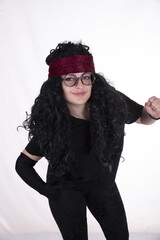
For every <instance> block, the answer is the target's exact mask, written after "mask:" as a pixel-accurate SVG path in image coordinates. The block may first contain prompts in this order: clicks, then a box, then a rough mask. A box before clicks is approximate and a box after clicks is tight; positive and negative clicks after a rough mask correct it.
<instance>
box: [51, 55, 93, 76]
mask: <svg viewBox="0 0 160 240" xmlns="http://www.w3.org/2000/svg"><path fill="white" fill-rule="evenodd" d="M78 72H92V73H94V72H95V68H94V63H93V57H92V55H75V56H71V57H64V58H60V59H56V60H53V61H51V63H50V65H49V74H48V77H49V78H52V77H59V76H62V75H65V74H68V73H78Z"/></svg>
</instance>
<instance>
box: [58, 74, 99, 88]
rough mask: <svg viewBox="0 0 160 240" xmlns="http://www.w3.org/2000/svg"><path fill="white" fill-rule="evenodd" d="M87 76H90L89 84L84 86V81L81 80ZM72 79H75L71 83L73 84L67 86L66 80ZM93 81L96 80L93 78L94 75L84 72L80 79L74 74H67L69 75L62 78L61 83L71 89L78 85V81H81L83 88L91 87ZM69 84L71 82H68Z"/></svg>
mask: <svg viewBox="0 0 160 240" xmlns="http://www.w3.org/2000/svg"><path fill="white" fill-rule="evenodd" d="M87 74H89V75H90V78H91V79H90V81H91V82H90V83H88V84H86V83H85V80H84V79H83V77H84V75H87ZM72 76H73V77H74V78H75V81H74V82H73V84H71V85H70V84H67V82H69V81H67V80H66V79H67V77H68V78H69V77H72ZM95 79H96V77H95V76H94V74H93V73H91V72H84V73H83V74H82V75H81V76H80V77H77V76H76V75H75V74H74V73H69V74H67V75H66V76H65V77H62V81H63V82H64V84H65V85H66V86H67V87H73V86H75V85H77V83H78V81H79V80H81V82H82V84H84V85H85V86H90V85H92V84H93V83H94V81H95ZM70 83H71V82H70Z"/></svg>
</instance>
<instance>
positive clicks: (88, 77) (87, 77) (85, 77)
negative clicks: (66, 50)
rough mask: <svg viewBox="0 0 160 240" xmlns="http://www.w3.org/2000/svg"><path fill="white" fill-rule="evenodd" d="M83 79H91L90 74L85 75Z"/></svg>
mask: <svg viewBox="0 0 160 240" xmlns="http://www.w3.org/2000/svg"><path fill="white" fill-rule="evenodd" d="M83 79H84V80H90V79H91V76H89V75H86V76H83Z"/></svg>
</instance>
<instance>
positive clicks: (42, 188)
mask: <svg viewBox="0 0 160 240" xmlns="http://www.w3.org/2000/svg"><path fill="white" fill-rule="evenodd" d="M36 163H37V161H34V160H32V159H31V158H29V157H28V156H26V155H25V154H23V153H21V154H20V156H19V157H18V158H17V161H16V165H15V169H16V172H17V173H18V175H19V176H20V177H21V178H22V179H23V181H25V183H27V184H28V185H29V186H30V187H32V188H34V189H35V190H36V191H38V192H39V193H40V194H42V195H44V196H46V197H48V195H49V192H50V191H49V186H48V185H47V184H46V183H45V182H44V181H43V180H42V179H41V178H40V176H39V175H38V173H37V172H36V171H35V169H34V168H33V167H34V165H35V164H36Z"/></svg>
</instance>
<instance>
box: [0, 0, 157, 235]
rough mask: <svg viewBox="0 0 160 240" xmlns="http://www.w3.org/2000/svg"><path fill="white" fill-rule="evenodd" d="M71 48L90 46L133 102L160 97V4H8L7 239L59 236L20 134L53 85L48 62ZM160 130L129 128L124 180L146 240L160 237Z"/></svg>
mask: <svg viewBox="0 0 160 240" xmlns="http://www.w3.org/2000/svg"><path fill="white" fill-rule="evenodd" d="M65 40H71V41H79V40H82V42H83V43H84V44H86V45H89V46H90V49H91V52H92V54H93V56H94V62H95V66H96V72H100V73H103V74H104V75H105V77H108V78H109V79H110V81H111V82H112V84H114V86H115V87H116V88H117V89H118V90H120V91H122V92H123V93H125V94H126V95H128V96H129V97H130V98H132V99H134V100H136V101H137V102H139V103H141V104H144V103H145V101H147V100H148V98H149V97H151V96H153V95H156V96H160V85H159V79H160V1H159V0H98V1H97V0H87V1H86V0H81V1H76V0H67V1H66V0H0V112H1V117H0V134H1V137H0V161H1V164H0V192H1V193H0V239H2V238H3V239H4V236H8V237H10V239H11V238H13V237H14V236H16V234H21V233H36V232H52V231H55V232H56V231H58V228H57V226H56V224H55V222H54V220H53V219H52V216H51V213H50V211H49V207H48V202H47V199H46V198H45V197H43V196H41V195H39V194H38V193H37V192H35V191H34V190H33V189H31V188H30V187H28V186H27V185H26V184H25V183H24V182H22V180H21V179H20V178H19V177H18V175H17V174H16V173H15V170H14V166H15V161H16V158H17V157H18V155H19V153H20V151H22V150H23V148H24V147H25V145H26V144H27V141H28V135H27V134H28V133H27V132H26V131H25V130H23V129H20V130H19V132H17V130H16V127H17V126H18V125H20V124H21V123H22V122H23V120H24V119H25V112H26V111H27V112H30V108H31V106H32V104H33V102H34V99H35V98H36V96H37V95H38V93H39V90H40V86H41V85H42V83H43V82H44V81H45V80H46V79H47V74H48V67H47V65H46V64H45V58H46V56H47V55H48V54H49V51H50V49H52V48H55V47H56V45H57V44H58V43H59V42H63V41H65ZM159 129H160V122H156V123H155V124H154V125H152V126H142V125H138V124H135V123H134V124H131V125H127V126H126V137H125V147H124V151H123V157H124V158H125V162H123V163H120V166H119V171H118V175H117V183H118V186H119V189H120V192H121V195H122V198H123V201H124V204H125V208H126V212H127V217H128V223H129V229H130V232H142V233H144V234H145V236H147V234H149V233H160V204H159V203H160V186H159V185H160V150H159V147H160V146H159V142H160V140H159V135H160V134H159ZM46 167H47V162H46V160H45V159H44V160H42V161H41V162H40V163H39V164H37V166H36V169H37V171H38V172H39V174H40V175H41V176H42V178H43V179H45V174H46ZM88 222H89V231H90V232H95V231H96V232H99V231H101V230H100V228H99V226H98V224H97V222H96V221H95V220H94V219H93V217H92V216H91V214H90V213H88ZM2 236H3V237H2ZM13 239H17V238H13ZM145 239H148V238H145Z"/></svg>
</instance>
